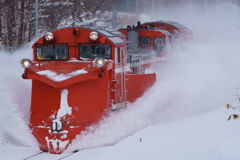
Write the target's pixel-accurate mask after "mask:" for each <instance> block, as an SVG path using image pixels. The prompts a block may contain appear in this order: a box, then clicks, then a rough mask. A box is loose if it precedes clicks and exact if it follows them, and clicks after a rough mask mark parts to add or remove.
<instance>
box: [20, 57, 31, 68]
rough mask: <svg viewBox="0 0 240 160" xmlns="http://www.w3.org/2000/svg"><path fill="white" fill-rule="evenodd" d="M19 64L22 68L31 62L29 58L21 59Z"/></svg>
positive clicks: (28, 65)
mask: <svg viewBox="0 0 240 160" xmlns="http://www.w3.org/2000/svg"><path fill="white" fill-rule="evenodd" d="M21 64H22V66H23V68H29V67H30V66H31V64H32V61H31V60H30V59H22V60H21Z"/></svg>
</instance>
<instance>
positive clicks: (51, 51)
mask: <svg viewBox="0 0 240 160" xmlns="http://www.w3.org/2000/svg"><path fill="white" fill-rule="evenodd" d="M36 48H37V52H36V53H37V60H67V59H68V46H37V47H36Z"/></svg>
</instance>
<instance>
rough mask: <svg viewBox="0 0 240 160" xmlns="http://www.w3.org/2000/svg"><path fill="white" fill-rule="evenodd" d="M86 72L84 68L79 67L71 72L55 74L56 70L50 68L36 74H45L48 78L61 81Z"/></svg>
mask: <svg viewBox="0 0 240 160" xmlns="http://www.w3.org/2000/svg"><path fill="white" fill-rule="evenodd" d="M85 73H87V71H85V70H84V69H80V70H77V71H73V72H71V73H68V74H63V73H61V74H57V73H56V72H53V71H50V70H43V71H38V72H37V74H39V75H45V76H47V77H48V78H49V79H51V80H53V81H55V82H61V81H65V80H67V79H70V78H73V77H76V76H79V75H80V74H85Z"/></svg>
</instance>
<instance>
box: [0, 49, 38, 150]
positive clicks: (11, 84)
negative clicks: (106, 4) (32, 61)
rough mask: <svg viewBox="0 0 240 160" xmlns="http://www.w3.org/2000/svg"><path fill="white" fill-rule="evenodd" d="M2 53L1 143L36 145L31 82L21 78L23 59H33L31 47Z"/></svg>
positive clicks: (0, 60) (0, 54)
mask: <svg viewBox="0 0 240 160" xmlns="http://www.w3.org/2000/svg"><path fill="white" fill-rule="evenodd" d="M0 52H1V53H0V56H1V59H0V75H1V76H0V110H1V113H0V114H1V116H0V128H1V131H0V141H1V142H2V143H0V146H7V145H21V146H36V142H35V140H34V138H33V136H32V135H31V133H30V130H29V128H28V121H29V108H30V92H31V88H30V82H29V81H24V80H22V77H21V75H22V73H23V68H22V67H21V64H20V60H21V59H22V58H25V57H27V58H30V55H31V48H30V47H28V48H27V49H22V50H20V51H18V52H16V53H13V54H9V53H3V52H2V51H0Z"/></svg>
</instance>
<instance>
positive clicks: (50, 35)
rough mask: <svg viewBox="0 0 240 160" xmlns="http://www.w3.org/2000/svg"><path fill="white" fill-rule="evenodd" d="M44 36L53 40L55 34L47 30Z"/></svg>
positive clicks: (48, 39)
mask: <svg viewBox="0 0 240 160" xmlns="http://www.w3.org/2000/svg"><path fill="white" fill-rule="evenodd" d="M44 38H45V39H46V40H47V41H51V40H53V38H54V36H53V34H52V33H51V32H47V33H46V34H45V36H44Z"/></svg>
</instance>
